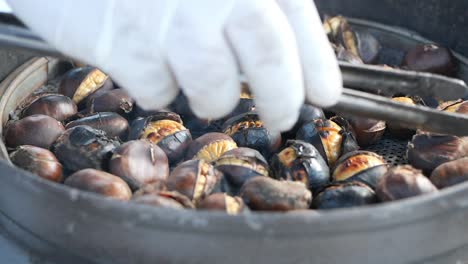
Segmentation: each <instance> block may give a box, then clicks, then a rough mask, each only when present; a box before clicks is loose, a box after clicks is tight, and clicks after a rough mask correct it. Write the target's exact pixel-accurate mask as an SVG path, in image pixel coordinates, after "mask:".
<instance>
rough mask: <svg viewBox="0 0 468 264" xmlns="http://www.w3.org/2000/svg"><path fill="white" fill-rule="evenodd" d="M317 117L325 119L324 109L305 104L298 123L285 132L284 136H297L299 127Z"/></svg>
mask: <svg viewBox="0 0 468 264" xmlns="http://www.w3.org/2000/svg"><path fill="white" fill-rule="evenodd" d="M316 119H325V113H324V112H323V110H322V109H320V108H318V107H315V106H313V105H309V104H303V105H302V106H301V110H300V114H299V118H298V119H297V121H296V124H295V125H294V127H293V128H291V129H290V130H289V131H288V132H286V133H283V136H284V137H285V138H289V139H292V138H295V137H296V133H297V131H298V130H299V128H301V127H302V126H303V125H304V124H305V123H308V122H312V121H314V120H316Z"/></svg>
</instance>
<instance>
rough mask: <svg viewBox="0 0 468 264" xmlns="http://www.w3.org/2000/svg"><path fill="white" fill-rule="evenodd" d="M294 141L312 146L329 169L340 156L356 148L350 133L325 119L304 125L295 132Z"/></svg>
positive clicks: (345, 128)
mask: <svg viewBox="0 0 468 264" xmlns="http://www.w3.org/2000/svg"><path fill="white" fill-rule="evenodd" d="M296 139H298V140H303V141H306V142H308V143H310V144H312V145H314V147H315V148H317V150H318V151H319V153H320V155H322V157H323V158H324V159H325V161H327V163H328V165H329V166H330V167H333V166H334V165H335V162H336V161H337V160H338V158H339V157H340V156H341V155H343V154H345V153H347V152H350V151H354V150H356V149H357V148H358V146H357V143H356V142H355V138H354V135H353V133H352V131H349V130H348V128H347V127H346V126H343V127H341V126H340V125H338V124H337V123H336V122H334V121H332V120H326V119H317V120H314V121H312V122H308V123H305V124H304V125H303V126H302V127H301V128H300V129H299V130H298V131H297V135H296Z"/></svg>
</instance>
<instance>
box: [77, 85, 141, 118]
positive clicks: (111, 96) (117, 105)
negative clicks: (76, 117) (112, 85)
mask: <svg viewBox="0 0 468 264" xmlns="http://www.w3.org/2000/svg"><path fill="white" fill-rule="evenodd" d="M133 104H134V100H133V99H132V98H131V97H130V95H129V94H128V93H127V92H126V91H125V90H123V89H114V90H109V91H105V92H103V93H101V94H99V95H96V96H93V98H91V99H90V100H89V101H88V102H87V107H86V108H87V111H88V112H89V113H98V112H115V113H118V114H129V113H130V112H131V111H132V110H133Z"/></svg>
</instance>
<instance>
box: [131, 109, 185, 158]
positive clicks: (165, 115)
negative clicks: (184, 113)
mask: <svg viewBox="0 0 468 264" xmlns="http://www.w3.org/2000/svg"><path fill="white" fill-rule="evenodd" d="M128 139H129V140H135V139H145V140H148V141H150V142H152V143H155V144H157V145H158V146H159V147H160V148H161V149H162V150H163V151H164V152H165V153H166V155H167V157H168V158H169V162H170V163H171V164H176V163H177V162H178V161H180V160H181V159H182V158H183V156H184V154H185V151H186V149H187V147H188V146H189V144H190V142H191V141H192V135H191V134H190V131H189V130H188V129H186V128H185V127H184V125H183V124H182V119H180V116H179V115H178V114H176V113H173V112H165V111H160V112H158V113H155V114H154V115H151V116H148V117H145V118H137V119H136V120H134V121H133V122H132V124H131V128H130V134H129V137H128Z"/></svg>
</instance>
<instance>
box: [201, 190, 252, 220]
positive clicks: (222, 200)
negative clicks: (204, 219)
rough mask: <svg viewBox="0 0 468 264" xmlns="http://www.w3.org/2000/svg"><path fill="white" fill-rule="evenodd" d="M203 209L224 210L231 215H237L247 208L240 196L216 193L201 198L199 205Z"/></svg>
mask: <svg viewBox="0 0 468 264" xmlns="http://www.w3.org/2000/svg"><path fill="white" fill-rule="evenodd" d="M197 208H198V209H201V210H213V211H224V212H226V213H228V214H230V215H237V214H240V213H242V211H244V210H245V209H246V206H245V204H244V201H242V199H241V198H240V197H237V196H236V197H232V196H229V195H227V194H225V193H214V194H212V195H210V196H208V197H206V198H205V199H203V200H201V201H200V203H199V204H198V206H197Z"/></svg>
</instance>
